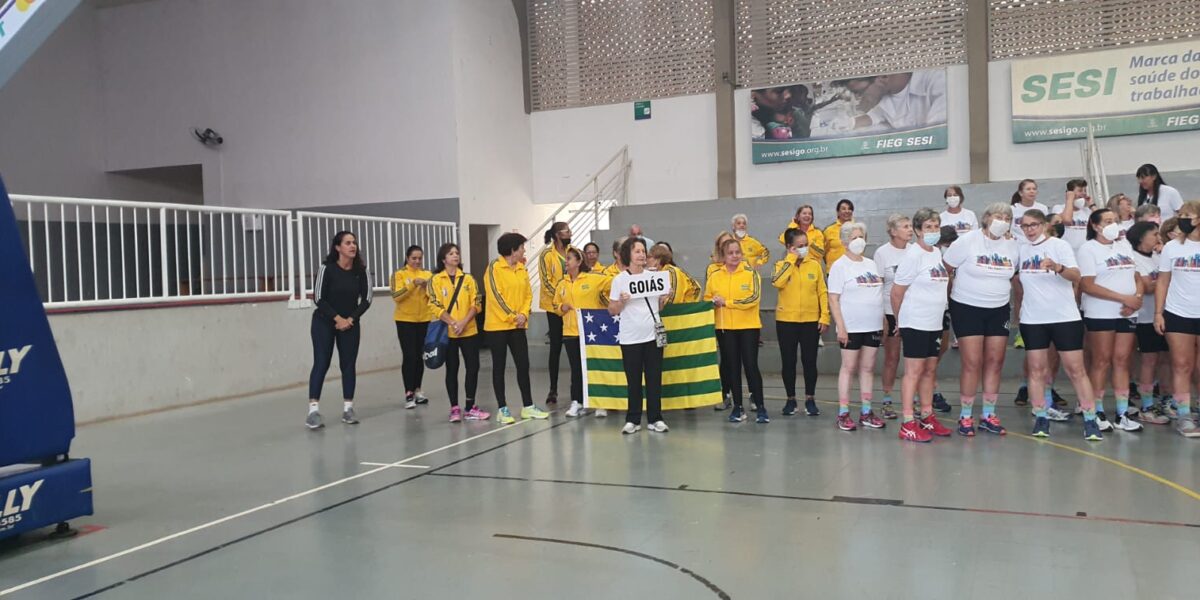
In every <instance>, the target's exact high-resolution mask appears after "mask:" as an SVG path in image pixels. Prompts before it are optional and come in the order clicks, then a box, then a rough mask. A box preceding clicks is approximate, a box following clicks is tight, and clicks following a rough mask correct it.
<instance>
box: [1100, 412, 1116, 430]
mask: <svg viewBox="0 0 1200 600" xmlns="http://www.w3.org/2000/svg"><path fill="white" fill-rule="evenodd" d="M1096 425H1099V426H1100V431H1112V429H1113V426H1112V423H1109V422H1108V418H1107V417H1105V416H1104V411H1096Z"/></svg>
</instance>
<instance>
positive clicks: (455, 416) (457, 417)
mask: <svg viewBox="0 0 1200 600" xmlns="http://www.w3.org/2000/svg"><path fill="white" fill-rule="evenodd" d="M462 419H463V417H462V409H461V408H459V407H457V406H452V407H450V422H451V423H461V422H462Z"/></svg>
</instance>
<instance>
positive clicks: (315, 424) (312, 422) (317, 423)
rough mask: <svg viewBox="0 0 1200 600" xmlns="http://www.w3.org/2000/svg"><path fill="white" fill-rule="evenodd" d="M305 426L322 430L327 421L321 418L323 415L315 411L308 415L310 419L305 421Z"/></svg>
mask: <svg viewBox="0 0 1200 600" xmlns="http://www.w3.org/2000/svg"><path fill="white" fill-rule="evenodd" d="M304 426H305V427H307V428H309V429H320V428H322V427H324V426H325V419H323V418H321V413H319V412H317V411H313V412H310V413H308V417H307V418H306V419H304Z"/></svg>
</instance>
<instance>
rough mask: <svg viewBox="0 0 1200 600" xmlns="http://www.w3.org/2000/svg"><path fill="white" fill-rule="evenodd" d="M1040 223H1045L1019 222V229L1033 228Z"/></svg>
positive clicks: (1040, 224) (1039, 225)
mask: <svg viewBox="0 0 1200 600" xmlns="http://www.w3.org/2000/svg"><path fill="white" fill-rule="evenodd" d="M1042 225H1045V223H1021V229H1034V228H1036V227H1041V226H1042Z"/></svg>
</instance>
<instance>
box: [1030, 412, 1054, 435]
mask: <svg viewBox="0 0 1200 600" xmlns="http://www.w3.org/2000/svg"><path fill="white" fill-rule="evenodd" d="M1033 437H1037V438H1048V437H1050V419H1048V418H1046V417H1037V418H1036V419H1034V421H1033Z"/></svg>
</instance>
